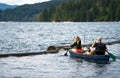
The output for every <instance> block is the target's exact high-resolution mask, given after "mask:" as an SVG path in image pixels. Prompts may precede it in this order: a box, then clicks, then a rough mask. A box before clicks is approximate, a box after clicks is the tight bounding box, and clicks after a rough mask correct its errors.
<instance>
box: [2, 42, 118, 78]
mask: <svg viewBox="0 0 120 78" xmlns="http://www.w3.org/2000/svg"><path fill="white" fill-rule="evenodd" d="M119 46H120V45H119V44H117V45H112V46H108V47H109V48H113V47H115V49H114V50H111V52H113V51H114V52H117V51H120V50H119ZM65 52H66V51H64V50H60V51H59V53H56V54H46V55H36V56H26V57H8V58H0V78H57V77H59V78H114V77H115V78H119V76H118V74H120V64H119V63H120V59H117V60H116V61H115V62H110V63H109V64H97V63H92V62H88V61H85V60H82V59H75V58H71V57H69V56H64V53H65ZM114 54H115V53H114Z"/></svg>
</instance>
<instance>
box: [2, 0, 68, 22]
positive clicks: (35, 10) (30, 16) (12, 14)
mask: <svg viewBox="0 0 120 78" xmlns="http://www.w3.org/2000/svg"><path fill="white" fill-rule="evenodd" d="M66 1H69V0H51V1H48V2H43V3H36V4H29V5H28V4H26V5H22V6H18V7H17V8H14V9H6V10H4V11H1V10H0V21H36V18H39V17H38V16H39V15H38V14H39V13H40V12H42V11H43V10H44V9H45V8H49V7H50V6H52V5H53V6H58V5H60V4H61V3H62V2H66ZM44 12H45V11H43V13H44ZM42 15H43V16H44V18H46V19H43V20H44V21H47V20H48V18H47V17H46V16H45V15H46V14H42ZM48 15H49V14H48ZM39 20H40V19H39Z"/></svg>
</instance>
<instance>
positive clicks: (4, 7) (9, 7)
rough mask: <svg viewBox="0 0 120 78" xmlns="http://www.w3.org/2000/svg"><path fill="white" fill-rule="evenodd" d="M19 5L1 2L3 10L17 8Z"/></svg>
mask: <svg viewBox="0 0 120 78" xmlns="http://www.w3.org/2000/svg"><path fill="white" fill-rule="evenodd" d="M16 7H17V5H9V4H6V3H0V9H1V10H6V9H13V8H16Z"/></svg>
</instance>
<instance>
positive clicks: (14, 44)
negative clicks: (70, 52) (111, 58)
mask: <svg viewBox="0 0 120 78" xmlns="http://www.w3.org/2000/svg"><path fill="white" fill-rule="evenodd" d="M76 35H78V36H80V37H81V40H82V44H88V43H92V42H93V40H94V39H96V38H97V37H99V36H101V37H102V38H103V42H110V41H115V40H120V22H77V23H76V22H58V23H55V22H40V23H39V22H0V54H2V53H19V52H40V51H44V50H46V49H47V47H48V46H51V45H54V46H64V45H69V44H70V43H72V41H73V37H74V36H76ZM107 47H108V49H109V51H110V52H111V53H113V54H115V55H117V57H118V58H117V60H116V61H115V62H110V63H109V64H96V63H91V62H87V61H84V60H82V59H74V58H71V57H69V56H67V57H66V56H63V55H64V53H65V52H66V51H64V50H60V51H59V53H56V54H47V55H36V56H26V57H8V58H0V78H58V77H59V78H119V74H120V44H115V45H109V46H107Z"/></svg>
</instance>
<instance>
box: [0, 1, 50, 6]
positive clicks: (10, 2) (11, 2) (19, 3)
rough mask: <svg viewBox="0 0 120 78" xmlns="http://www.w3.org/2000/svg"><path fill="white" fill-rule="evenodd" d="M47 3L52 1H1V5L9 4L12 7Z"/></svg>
mask: <svg viewBox="0 0 120 78" xmlns="http://www.w3.org/2000/svg"><path fill="white" fill-rule="evenodd" d="M45 1H50V0H0V3H7V4H10V5H23V4H34V3H39V2H45Z"/></svg>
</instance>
